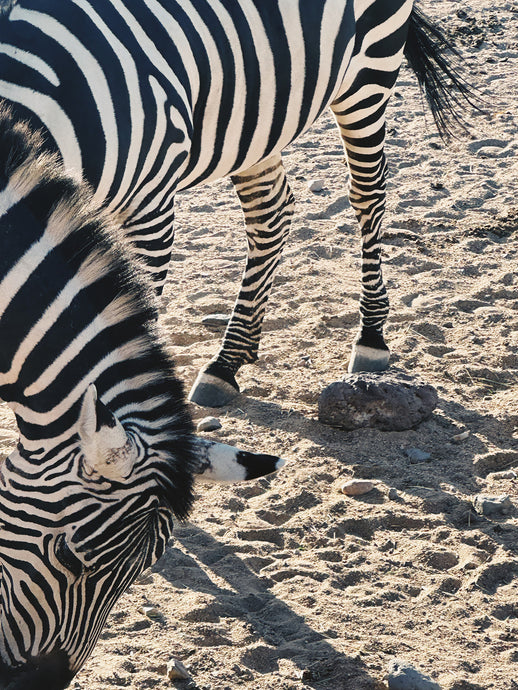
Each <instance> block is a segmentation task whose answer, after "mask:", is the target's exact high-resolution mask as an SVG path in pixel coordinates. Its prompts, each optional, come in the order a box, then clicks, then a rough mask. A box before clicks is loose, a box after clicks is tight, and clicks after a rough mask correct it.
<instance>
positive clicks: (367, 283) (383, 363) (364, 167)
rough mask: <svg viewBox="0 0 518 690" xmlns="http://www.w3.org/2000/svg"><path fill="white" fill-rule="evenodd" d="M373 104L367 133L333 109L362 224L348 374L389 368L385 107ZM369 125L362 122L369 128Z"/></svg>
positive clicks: (343, 110)
mask: <svg viewBox="0 0 518 690" xmlns="http://www.w3.org/2000/svg"><path fill="white" fill-rule="evenodd" d="M380 100H382V99H380ZM346 103H347V102H346ZM377 105H378V113H376V114H377V115H378V117H379V120H378V123H379V127H377V128H376V127H375V128H372V127H371V128H369V129H370V131H368V133H367V132H364V130H363V128H361V127H358V123H356V127H352V126H351V125H352V122H351V119H352V116H351V111H350V109H348V108H347V107H346V106H345V107H344V104H343V103H342V104H341V105H338V104H334V105H333V106H332V108H333V112H334V114H335V117H336V120H337V123H338V126H339V128H340V134H341V136H342V140H343V142H344V148H345V152H346V156H347V164H348V167H349V173H350V190H349V198H350V201H351V206H352V207H353V209H354V211H355V213H356V218H357V219H358V222H359V224H360V229H361V242H362V276H361V281H362V291H361V297H360V317H361V321H360V333H359V335H358V337H357V339H356V340H355V342H354V345H353V349H352V353H351V359H350V362H349V367H348V371H349V372H356V371H381V370H383V369H386V368H387V366H388V361H389V357H390V353H389V349H388V347H387V345H386V344H385V341H384V339H383V326H384V324H385V321H386V320H387V316H388V310H389V303H388V297H387V291H386V289H385V285H384V283H383V276H382V272H381V237H382V230H381V223H382V220H383V213H384V210H385V174H386V163H385V154H384V152H383V146H384V142H385V124H384V112H385V103H383V102H382V103H381V104H380V103H378V104H377ZM359 110H360V109H359ZM371 122H372V121H371V120H370V119H366V124H367V125H369V124H370V123H371ZM373 129H374V131H373Z"/></svg>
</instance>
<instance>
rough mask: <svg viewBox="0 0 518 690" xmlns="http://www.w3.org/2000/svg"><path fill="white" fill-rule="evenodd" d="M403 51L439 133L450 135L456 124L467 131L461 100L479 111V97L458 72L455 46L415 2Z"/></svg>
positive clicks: (457, 127) (459, 71)
mask: <svg viewBox="0 0 518 690" xmlns="http://www.w3.org/2000/svg"><path fill="white" fill-rule="evenodd" d="M404 55H405V57H406V59H407V61H408V64H409V65H410V68H411V69H412V70H413V72H414V73H415V75H416V76H417V79H418V81H419V86H420V87H421V89H422V91H424V95H425V97H426V100H427V101H428V104H429V106H430V109H431V111H432V115H433V119H434V121H435V124H436V127H437V129H438V131H439V134H440V135H441V137H442V138H443V139H448V138H450V137H451V136H452V135H453V134H454V133H455V131H457V130H458V129H459V127H460V129H462V130H464V131H467V129H468V127H467V121H466V118H465V116H464V112H465V102H466V101H467V102H468V103H469V105H470V106H471V107H472V108H474V109H475V110H479V111H480V110H481V108H480V106H479V105H478V104H477V101H478V102H480V101H481V98H480V96H478V95H477V93H476V89H475V88H474V87H472V86H470V84H469V83H468V82H467V80H466V79H465V78H464V77H463V76H462V73H461V70H462V66H461V60H462V58H461V55H460V53H459V52H458V50H457V49H456V48H455V47H454V46H453V45H452V43H451V41H450V40H449V39H448V38H447V36H446V35H445V34H444V33H443V32H442V31H441V30H440V29H439V28H438V27H437V26H435V25H434V24H433V22H432V21H431V20H430V19H429V18H428V17H427V16H426V15H425V14H423V12H421V10H420V9H418V8H417V7H416V6H415V5H414V7H413V9H412V13H411V15H410V23H409V28H408V38H407V42H406V45H405V50H404Z"/></svg>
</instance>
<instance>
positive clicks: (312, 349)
mask: <svg viewBox="0 0 518 690" xmlns="http://www.w3.org/2000/svg"><path fill="white" fill-rule="evenodd" d="M424 6H425V8H426V9H428V11H429V13H430V14H431V15H432V16H434V17H443V18H444V26H445V27H447V29H448V30H449V31H451V32H452V33H453V34H454V35H456V38H457V40H458V41H459V45H460V46H461V47H462V50H463V53H464V55H465V56H466V58H467V67H468V70H469V74H470V75H471V76H472V78H473V80H474V81H475V82H476V83H477V84H480V85H481V87H482V89H483V92H484V93H485V94H486V97H487V102H488V105H489V113H488V114H479V115H475V116H474V117H473V118H472V123H471V126H470V133H469V135H468V136H466V137H465V138H463V139H461V140H457V141H454V142H452V143H448V144H444V143H442V142H441V140H440V139H439V137H438V135H437V134H436V133H435V130H434V127H433V123H432V119H431V116H430V114H429V113H428V112H425V111H424V107H423V103H422V99H421V97H420V94H419V91H418V88H417V86H416V82H415V79H414V77H413V76H412V75H411V73H410V72H409V71H408V70H407V69H406V68H405V69H403V70H402V73H401V76H400V79H399V82H398V86H397V90H396V94H395V96H394V98H393V99H392V103H391V106H390V110H389V118H388V119H389V124H388V129H389V140H388V145H387V156H388V160H389V170H390V179H389V184H388V206H387V216H386V223H385V227H386V240H385V245H386V249H385V276H386V280H387V285H388V288H389V290H390V298H391V307H392V311H391V316H390V321H389V324H388V327H387V329H386V335H387V340H388V342H389V344H390V347H391V350H392V360H391V361H392V364H393V365H394V366H396V367H398V368H400V369H403V370H405V371H406V372H408V373H411V374H415V375H418V376H420V377H421V378H423V379H424V380H425V381H426V382H428V383H431V384H433V385H434V386H435V387H436V388H437V390H438V392H439V397H440V401H439V405H438V408H437V409H436V411H435V413H434V415H433V416H432V418H431V419H430V420H429V421H426V422H424V423H422V424H421V425H420V426H419V427H418V428H416V429H414V430H410V431H404V432H381V431H375V430H369V429H363V430H359V431H355V432H345V431H340V430H336V429H332V428H329V427H325V426H323V425H322V424H320V423H319V422H318V420H317V400H318V396H319V393H320V391H321V390H322V389H323V388H324V387H325V386H326V385H327V384H329V383H331V382H332V381H336V380H339V379H340V378H341V376H342V375H343V373H344V371H345V368H346V365H347V359H348V353H349V351H350V345H351V342H352V340H353V337H354V335H355V332H356V328H357V324H358V316H357V309H358V295H359V241H358V230H357V227H356V225H355V222H354V218H353V214H352V211H351V209H350V206H349V202H348V200H347V194H346V171H345V168H344V165H343V162H342V159H343V153H342V148H341V143H340V140H339V137H338V136H337V133H336V132H335V128H334V124H333V121H332V119H331V117H330V116H328V115H325V116H323V117H322V118H321V119H320V120H319V122H318V123H317V124H316V126H315V127H313V128H312V130H311V131H310V132H309V133H308V134H306V135H305V136H304V137H302V138H301V139H300V140H299V141H298V142H297V143H296V144H295V145H294V146H292V147H291V148H290V150H289V151H287V154H286V157H285V162H286V167H287V169H288V171H289V173H290V179H291V183H292V187H293V190H294V193H295V196H296V198H297V202H298V207H297V216H296V220H295V222H294V226H293V230H292V233H291V239H290V241H289V243H288V245H287V248H286V251H285V253H284V259H283V262H282V264H281V266H280V270H279V273H278V276H277V279H276V282H275V287H274V291H273V294H272V297H271V300H270V304H269V311H268V315H267V319H266V322H265V327H264V337H263V341H262V348H261V356H260V359H259V362H258V363H257V364H256V365H253V366H248V367H244V368H243V370H242V371H241V372H240V375H239V382H240V385H241V388H242V395H241V396H240V397H239V398H237V399H236V400H235V402H234V403H233V404H231V405H229V406H227V407H225V408H222V409H220V410H208V411H207V410H204V409H201V408H197V407H194V406H193V410H192V411H193V415H194V417H195V418H196V419H199V418H201V417H204V416H206V415H207V414H209V413H212V414H217V415H218V417H219V418H220V420H221V423H222V429H221V430H219V431H218V432H212V433H211V434H210V435H211V436H212V437H213V438H218V439H221V440H224V441H225V442H228V443H232V444H236V445H241V446H243V447H246V448H249V449H257V450H262V451H265V452H270V453H278V454H279V455H282V456H283V457H285V458H286V459H287V460H288V461H289V462H288V465H287V467H286V468H285V469H284V470H283V471H282V472H281V473H279V474H278V476H276V477H274V478H269V479H262V480H258V481H254V482H251V483H249V484H246V485H245V484H243V485H235V486H229V487H202V486H200V487H199V490H198V494H199V495H198V500H197V502H196V506H195V509H194V512H193V514H192V519H191V521H190V522H189V523H188V524H187V525H184V526H179V527H178V528H177V531H176V539H175V541H174V542H173V543H172V544H171V546H170V548H169V549H168V551H167V553H166V555H165V556H164V557H163V558H162V559H161V560H160V561H159V563H157V564H156V566H155V567H153V568H152V570H151V571H148V572H147V573H146V574H145V575H144V576H143V577H142V578H141V579H140V580H139V582H138V583H136V584H135V585H133V586H132V587H131V589H130V591H129V592H128V593H127V594H126V595H125V596H123V597H122V599H121V600H120V602H119V603H118V605H117V606H116V608H115V609H114V611H113V613H112V614H111V615H110V617H109V621H108V625H107V627H106V629H105V631H104V633H103V634H102V638H101V640H100V642H99V644H98V645H97V647H96V649H95V652H94V654H93V656H92V658H91V659H90V661H89V663H88V664H87V665H86V666H85V668H84V669H83V670H82V671H81V673H80V674H79V675H78V676H77V678H76V680H75V681H73V682H72V685H71V687H72V688H73V689H74V690H107V689H112V688H156V689H157V690H165V688H169V687H171V686H173V687H178V688H185V689H186V690H187V689H189V690H194V689H198V690H202V689H203V690H234V689H235V688H236V689H237V688H243V689H246V690H263V689H267V688H268V689H273V690H299V689H302V688H314V689H315V690H317V689H318V690H367V689H369V690H374V689H377V690H381V689H382V688H386V687H387V682H386V674H387V668H388V664H389V661H390V659H391V658H393V657H398V658H402V659H405V660H406V661H408V662H410V663H412V664H413V665H414V666H415V667H416V668H418V669H419V670H421V671H422V672H424V673H426V674H429V675H430V676H431V677H432V678H433V679H434V680H435V681H436V682H437V683H439V685H440V687H441V688H443V689H444V690H487V689H488V688H491V689H493V690H512V689H513V688H518V663H517V662H518V558H517V552H518V519H517V518H518V510H517V509H513V510H512V511H511V512H510V513H509V514H507V515H503V516H501V517H499V518H494V519H486V518H481V517H480V516H478V515H476V514H475V512H474V511H473V509H472V504H471V500H472V497H473V496H474V495H475V494H478V493H487V494H490V495H494V496H498V495H501V494H508V495H509V496H510V497H511V500H512V501H513V502H514V503H515V505H516V506H518V480H517V479H493V478H492V476H491V473H493V472H495V471H501V470H509V469H512V468H515V469H516V470H517V471H518V275H517V273H518V271H517V268H518V233H517V227H518V200H517V199H518V196H517V192H518V162H517V161H518V158H517V153H518V140H517V133H518V123H517V117H518V105H517V100H516V95H517V90H516V89H517V86H516V84H517V77H518V73H517V57H518V14H517V12H516V9H517V8H516V5H515V3H514V2H513V1H512V0H494V1H493V2H491V3H489V2H487V1H484V2H482V1H480V0H472V2H471V3H465V2H457V1H456V0H449V1H446V0H435V1H434V2H425V3H424ZM315 178H318V179H322V180H323V182H324V189H323V191H322V192H320V193H318V194H314V193H312V192H310V191H309V189H308V186H307V183H308V181H309V180H311V179H315ZM177 217H178V241H177V245H176V249H175V254H174V256H173V264H172V270H171V275H170V280H169V284H168V286H167V290H166V304H167V307H166V308H165V309H164V314H163V318H162V322H163V327H164V332H165V334H166V337H167V339H168V342H169V343H170V348H171V351H172V353H173V354H174V356H175V359H176V361H177V365H178V371H179V374H180V376H181V377H182V379H183V380H184V381H185V383H186V386H187V387H189V386H190V385H191V383H192V381H193V380H194V378H195V376H196V374H197V371H198V370H199V368H200V367H201V366H202V365H203V364H204V363H206V362H207V361H208V359H210V357H211V356H212V355H213V354H215V352H216V351H217V348H218V343H219V339H220V336H221V334H219V333H215V332H213V331H210V330H208V329H207V328H205V327H204V326H203V325H202V323H201V320H202V317H203V316H204V315H205V314H207V313H213V312H225V313H228V312H230V310H231V307H232V304H233V301H234V297H235V295H236V293H237V288H238V284H239V280H240V274H241V271H242V268H243V265H244V257H245V235H244V232H243V230H242V228H241V214H240V210H239V205H238V203H237V199H236V197H235V196H234V193H233V190H232V187H231V184H230V183H229V182H228V181H226V180H224V181H221V182H219V183H217V184H214V185H212V186H210V187H204V188H200V189H197V190H194V191H193V192H190V193H186V194H183V195H181V196H180V197H179V199H178V214H177ZM4 412H5V410H3V411H2V414H3V413H4ZM5 420H6V421H5V423H4V424H3V425H2V431H1V434H2V437H1V438H0V441H1V443H2V444H3V446H5V448H3V450H5V451H8V450H9V446H10V444H11V443H12V441H13V439H14V437H15V434H16V432H15V430H14V429H13V427H12V425H11V426H9V425H10V424H11V422H10V421H9V420H8V419H7V417H5ZM463 431H468V432H469V435H468V437H467V438H465V439H464V440H463V441H460V442H455V441H454V440H453V437H454V436H455V435H457V434H459V433H461V432H463ZM408 448H419V449H421V450H423V451H427V452H428V453H430V455H431V459H430V460H429V461H425V462H418V463H412V462H410V460H409V458H408V457H407V456H406V455H405V449H408ZM352 477H354V478H369V479H372V480H374V481H375V482H376V487H375V489H374V490H373V491H372V492H370V493H368V494H366V495H364V496H362V497H359V498H349V497H347V496H344V495H343V494H341V493H340V491H339V488H340V485H341V483H342V482H343V481H344V480H345V479H349V478H352ZM390 489H395V490H396V493H394V491H392V492H391V494H390V496H391V498H389V490H390ZM143 606H152V607H154V608H155V610H154V611H152V612H151V616H148V615H146V614H145V613H143V611H144V609H142V607H143ZM173 657H174V658H176V659H179V660H181V661H182V662H183V663H184V664H185V665H186V667H187V668H188V670H189V673H190V674H191V676H192V681H181V682H180V681H175V682H174V683H171V681H169V680H168V679H167V677H166V675H165V665H166V663H167V661H168V660H169V659H170V658H173Z"/></svg>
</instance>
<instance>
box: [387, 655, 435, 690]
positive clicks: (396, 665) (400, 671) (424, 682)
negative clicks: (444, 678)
mask: <svg viewBox="0 0 518 690" xmlns="http://www.w3.org/2000/svg"><path fill="white" fill-rule="evenodd" d="M388 670H389V675H388V686H389V690H441V686H440V685H437V683H434V681H433V680H432V679H431V678H430V677H429V676H426V675H425V674H424V673H421V672H420V671H417V670H416V669H415V668H414V667H413V666H412V665H411V664H409V663H408V662H406V661H403V660H402V659H391V660H390V662H389V669H388Z"/></svg>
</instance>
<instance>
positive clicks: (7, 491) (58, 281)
mask: <svg viewBox="0 0 518 690" xmlns="http://www.w3.org/2000/svg"><path fill="white" fill-rule="evenodd" d="M90 196H91V193H90V189H89V188H87V187H85V186H84V185H78V184H77V183H76V182H75V181H74V180H73V179H71V178H70V177H69V175H67V174H66V172H65V171H64V169H63V168H62V166H61V165H60V163H59V161H58V159H57V157H56V156H53V155H50V154H48V153H44V152H43V147H42V138H41V136H40V135H39V134H37V133H34V132H31V130H30V129H29V127H28V126H27V125H25V124H21V123H20V122H18V121H16V119H14V118H13V117H12V115H11V113H10V112H9V111H8V110H6V109H5V108H0V397H1V398H2V399H3V400H5V401H6V402H7V403H8V404H9V406H10V407H11V408H12V409H13V411H14V413H15V415H16V420H17V424H18V427H19V430H20V441H19V444H18V448H17V450H16V451H14V452H13V453H12V454H11V455H10V456H9V457H8V458H7V459H6V460H5V462H4V463H3V464H2V465H0V687H2V688H9V690H15V689H16V688H17V689H18V690H22V689H23V690H42V688H45V690H53V689H60V688H63V687H65V685H66V684H67V682H68V681H69V680H70V679H71V678H72V677H73V675H74V674H75V673H76V672H77V670H78V669H79V668H80V667H81V665H82V664H83V662H84V661H85V659H86V658H87V656H88V655H89V654H90V652H91V650H92V648H93V646H94V644H95V642H96V640H97V637H98V635H99V633H100V631H101V628H102V626H103V624H104V621H105V619H106V616H107V614H108V613H109V611H110V609H111V607H112V606H113V604H114V602H115V601H116V599H117V598H118V596H120V594H121V593H122V592H123V591H124V590H125V589H126V587H127V586H128V585H129V584H130V583H131V581H132V580H133V579H134V578H135V577H136V575H138V574H139V573H140V572H141V571H142V570H143V569H144V568H146V567H148V566H149V565H151V564H152V563H154V562H155V561H156V559H157V558H159V556H160V555H161V554H162V552H163V550H164V548H165V545H166V543H167V541H168V539H169V538H170V536H171V530H172V518H173V516H176V517H178V518H180V519H183V518H185V517H186V516H187V514H188V511H189V509H190V506H191V503H192V497H193V494H192V483H193V475H197V476H199V477H200V478H201V479H206V480H208V481H236V480H240V479H248V478H252V477H257V476H261V475H263V474H268V473H270V472H272V471H275V470H276V469H278V467H280V466H281V465H282V461H281V460H279V458H277V457H275V456H268V455H262V454H260V455H256V454H253V453H248V452H245V451H240V450H236V449H235V448H232V447H230V446H226V445H223V444H218V443H214V442H210V441H206V440H201V439H196V438H195V437H193V436H192V423H191V420H190V417H189V414H188V412H187V408H186V406H185V403H184V399H183V392H182V387H181V384H180V383H179V381H178V380H177V379H176V378H175V375H174V371H173V366H172V362H171V361H170V360H169V358H168V356H167V355H166V353H165V350H164V349H163V347H162V345H161V343H160V340H159V337H158V334H157V332H156V325H155V323H156V318H155V316H156V313H155V309H154V307H153V304H154V297H153V295H152V294H151V293H150V290H149V287H148V285H147V284H145V283H143V282H141V281H140V280H139V279H138V268H139V267H137V266H136V265H135V262H134V261H132V260H131V259H130V257H128V256H127V251H126V248H125V245H124V244H123V243H122V242H121V241H119V240H117V239H116V238H117V237H118V235H119V231H118V229H117V228H116V227H115V226H114V225H113V224H112V223H111V221H110V218H109V216H108V214H106V212H104V211H98V210H97V209H96V207H95V206H94V205H93V203H92V202H91V200H90V198H89V197H90Z"/></svg>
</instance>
